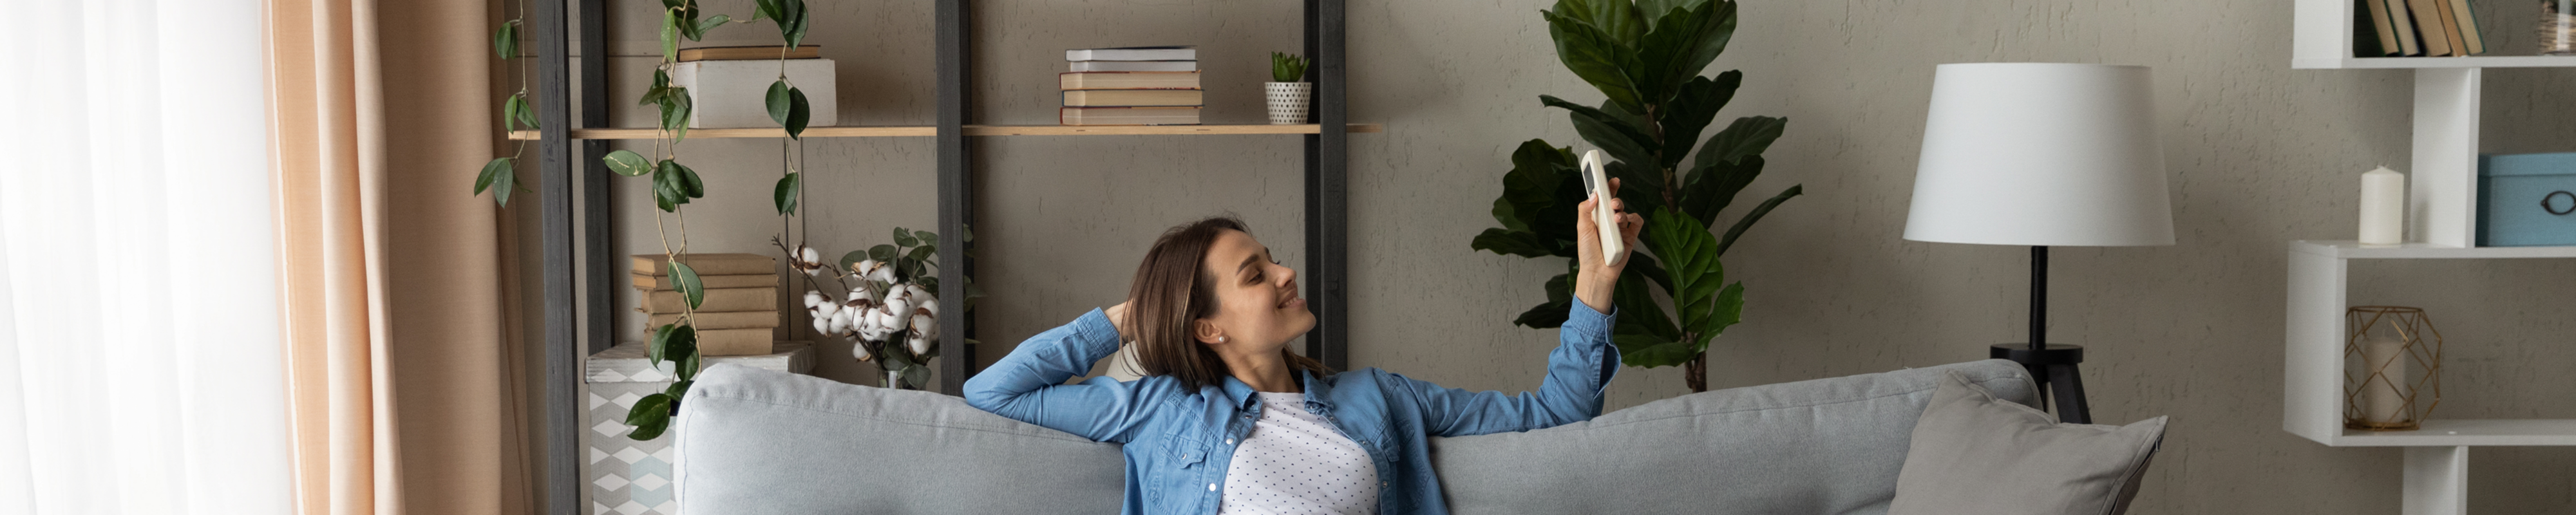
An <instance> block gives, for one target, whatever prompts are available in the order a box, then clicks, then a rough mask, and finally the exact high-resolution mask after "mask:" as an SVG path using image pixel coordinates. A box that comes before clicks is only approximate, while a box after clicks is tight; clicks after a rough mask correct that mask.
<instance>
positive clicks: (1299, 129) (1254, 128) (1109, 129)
mask: <svg viewBox="0 0 2576 515" xmlns="http://www.w3.org/2000/svg"><path fill="white" fill-rule="evenodd" d="M1345 130H1347V131H1349V132H1355V133H1368V132H1386V126H1385V125H1379V124H1374V123H1354V124H1350V125H1349V126H1348V129H1345ZM1319 132H1323V126H1321V125H1316V124H1311V123H1309V124H1304V125H968V126H966V135H968V136H1095V135H1120V136H1125V135H1158V134H1315V133H1319Z"/></svg>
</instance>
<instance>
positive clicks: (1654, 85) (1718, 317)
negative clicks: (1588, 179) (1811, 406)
mask: <svg viewBox="0 0 2576 515" xmlns="http://www.w3.org/2000/svg"><path fill="white" fill-rule="evenodd" d="M1539 15H1540V17H1541V18H1542V19H1543V20H1545V21H1546V22H1547V25H1548V36H1549V37H1550V38H1552V39H1554V40H1555V42H1556V53H1557V58H1558V60H1559V61H1561V62H1563V63H1564V64H1565V67H1566V69H1568V70H1572V71H1573V72H1574V74H1575V76H1577V77H1580V78H1582V79H1583V81H1584V82H1586V83H1589V84H1591V85H1592V86H1593V87H1594V88H1595V89H1599V90H1600V91H1601V94H1602V96H1603V97H1604V99H1605V100H1604V101H1603V102H1602V103H1601V105H1598V106H1590V105H1583V104H1579V103H1575V102H1571V101H1567V100H1565V99H1562V98H1558V97H1556V96H1553V95H1540V96H1539V102H1540V104H1541V105H1544V106H1548V107H1555V108H1561V109H1564V110H1566V112H1567V118H1568V119H1569V120H1570V121H1572V122H1573V123H1574V131H1575V134H1577V135H1580V136H1581V137H1582V138H1583V140H1584V141H1586V142H1590V143H1591V144H1592V145H1593V146H1596V147H1599V148H1600V149H1601V150H1602V152H1603V153H1605V154H1608V155H1609V157H1610V158H1611V161H1609V162H1608V163H1606V164H1605V165H1604V168H1605V169H1607V171H1608V172H1609V173H1610V176H1611V177H1614V178H1618V179H1620V181H1621V186H1620V189H1619V198H1620V199H1621V200H1623V201H1625V202H1626V204H1627V209H1628V210H1629V211H1631V212H1636V213H1641V214H1644V215H1645V216H1646V218H1647V221H1646V229H1645V233H1644V234H1641V235H1640V236H1639V239H1641V240H1643V243H1644V244H1645V247H1646V248H1645V249H1644V250H1645V251H1646V252H1644V253H1636V254H1631V255H1630V257H1629V264H1628V266H1627V268H1626V271H1625V272H1623V273H1622V274H1621V276H1620V277H1619V287H1618V290H1617V293H1616V294H1614V295H1612V303H1613V304H1614V305H1616V306H1617V307H1618V309H1619V311H1620V317H1619V322H1618V327H1616V328H1615V330H1614V332H1613V335H1612V337H1611V341H1612V343H1613V344H1615V345H1617V346H1618V347H1619V352H1620V354H1621V361H1623V362H1625V363H1626V364H1627V365H1629V366H1636V367H1663V366H1684V367H1686V368H1687V372H1686V374H1685V376H1684V377H1685V381H1686V382H1687V383H1688V385H1689V386H1690V388H1691V391H1694V392H1698V391H1707V389H1708V385H1707V359H1708V344H1709V341H1710V340H1711V339H1714V338H1716V337H1717V335H1718V334H1720V333H1723V332H1725V331H1726V328H1727V327H1728V326H1732V325H1734V324H1735V323H1736V322H1737V321H1739V320H1741V319H1742V315H1743V311H1744V286H1743V284H1742V283H1740V282H1734V283H1730V282H1727V281H1726V269H1725V266H1723V265H1721V264H1720V263H1719V260H1718V257H1719V256H1721V255H1724V254H1725V253H1726V250H1727V249H1728V248H1729V247H1732V246H1734V245H1735V242H1736V240H1737V239H1738V238H1740V237H1742V236H1743V235H1744V233H1745V231H1746V230H1748V229H1750V228H1752V226H1753V224H1754V222H1757V221H1760V220H1761V219H1762V217H1763V216H1765V215H1768V214H1770V213H1771V210H1772V209H1773V208H1776V207H1778V206H1779V205H1780V203H1782V202H1786V201H1788V200H1789V198H1790V197H1796V196H1798V195H1799V194H1801V193H1802V187H1801V186H1790V187H1789V188H1788V189H1786V190H1783V191H1781V192H1780V193H1779V194H1777V195H1773V196H1772V197H1771V198H1770V199H1769V200H1765V201H1763V202H1762V203H1761V204H1760V205H1757V206H1754V207H1753V208H1752V209H1750V210H1748V211H1746V212H1745V213H1744V214H1743V215H1742V216H1741V217H1739V218H1737V219H1736V220H1735V221H1734V222H1733V223H1732V224H1728V225H1727V230H1726V232H1725V233H1724V235H1722V236H1718V235H1713V233H1712V230H1713V229H1712V228H1714V227H1717V226H1718V225H1719V224H1718V222H1719V220H1717V216H1718V214H1719V212H1720V211H1723V210H1725V209H1726V208H1727V207H1728V206H1729V205H1732V204H1733V203H1734V201H1735V197H1736V194H1737V193H1739V192H1742V191H1743V190H1744V188H1745V186H1747V185H1749V184H1751V183H1752V182H1753V179H1754V178H1756V177H1759V176H1760V175H1761V174H1762V167H1763V160H1762V152H1763V151H1764V150H1765V149H1768V148H1770V146H1771V143H1772V142H1773V141H1775V140H1778V139H1779V138H1780V135H1781V133H1782V132H1783V131H1784V130H1785V129H1786V128H1787V126H1788V120H1787V119H1783V118H1773V117H1767V116H1748V117H1742V118H1737V119H1735V120H1734V121H1733V122H1731V123H1729V124H1728V125H1727V126H1726V128H1724V129H1720V130H1718V131H1717V133H1716V134H1713V135H1709V136H1708V138H1707V139H1706V140H1702V139H1701V137H1700V136H1701V134H1702V133H1703V132H1705V131H1706V130H1707V129H1708V127H1709V125H1710V124H1711V123H1712V122H1714V121H1715V120H1716V118H1717V112H1718V110H1720V109H1723V108H1725V107H1726V104H1727V103H1728V102H1729V101H1731V100H1733V99H1734V97H1735V91H1736V88H1737V87H1738V86H1741V85H1742V84H1743V83H1744V73H1743V72H1739V71H1727V72H1725V73H1720V74H1717V75H1716V76H1714V77H1710V76H1702V75H1700V71H1701V70H1703V69H1705V68H1707V67H1708V65H1709V63H1711V62H1713V61H1715V60H1716V59H1717V56H1718V55H1719V54H1721V53H1723V52H1725V51H1726V45H1727V42H1728V41H1729V40H1730V39H1732V38H1733V37H1734V34H1735V24H1736V4H1735V2H1733V1H1731V0H1560V1H1558V2H1557V3H1556V5H1555V6H1554V7H1553V8H1551V9H1549V10H1545V11H1540V13H1539ZM1693 148H1697V149H1698V151H1697V152H1696V153H1694V152H1692V149H1693ZM1511 161H1512V169H1511V171H1509V172H1506V173H1504V174H1503V194H1502V196H1501V197H1500V198H1496V199H1494V208H1493V215H1494V220H1495V221H1496V222H1498V223H1500V224H1501V225H1502V227H1498V228H1491V229H1486V230H1485V231H1484V233H1482V234H1478V235H1476V237H1475V239H1474V240H1473V241H1472V242H1471V244H1470V246H1471V247H1473V248H1475V249H1476V250H1486V251H1492V252H1494V253H1496V254H1505V255H1514V256H1522V257H1529V258H1551V257H1556V258H1569V259H1567V262H1566V266H1567V270H1566V273H1564V274H1558V275H1556V276H1554V277H1551V278H1549V279H1548V280H1547V282H1546V283H1545V288H1546V292H1547V302H1544V303H1540V304H1539V305H1538V306H1536V307H1532V308H1530V309H1529V310H1528V311H1525V312H1523V313H1521V314H1520V315H1519V316H1518V317H1515V318H1514V319H1513V320H1512V323H1514V324H1518V325H1522V326H1527V327H1532V328H1552V327H1558V326H1562V325H1564V324H1565V317H1566V313H1567V312H1568V311H1569V310H1570V309H1571V308H1572V307H1573V303H1574V302H1575V300H1574V298H1573V294H1572V290H1571V288H1570V286H1571V285H1570V284H1569V283H1568V281H1569V280H1570V278H1571V277H1573V267H1574V266H1575V264H1574V262H1573V260H1572V259H1570V258H1573V257H1574V256H1575V249H1574V242H1575V234H1574V220H1575V215H1576V213H1575V212H1574V210H1575V206H1576V205H1577V204H1580V203H1582V202H1583V200H1584V196H1585V194H1584V192H1583V185H1582V184H1581V182H1580V181H1579V179H1578V174H1577V173H1575V169H1574V167H1575V158H1574V149H1573V148H1572V147H1559V146H1555V145H1551V144H1549V143H1548V142H1547V141H1546V140H1543V139H1533V140H1529V141H1527V142H1523V143H1522V144H1521V145H1520V147H1519V148H1517V149H1515V150H1514V151H1513V152H1512V155H1511ZM1648 285H1652V287H1653V288H1654V289H1655V290H1660V291H1662V292H1664V294H1665V295H1663V297H1665V298H1669V299H1672V301H1671V304H1670V305H1671V306H1672V307H1671V309H1669V310H1668V309H1666V308H1665V305H1666V304H1665V303H1663V302H1661V301H1658V300H1657V296H1656V295H1654V294H1653V292H1652V291H1649V290H1648Z"/></svg>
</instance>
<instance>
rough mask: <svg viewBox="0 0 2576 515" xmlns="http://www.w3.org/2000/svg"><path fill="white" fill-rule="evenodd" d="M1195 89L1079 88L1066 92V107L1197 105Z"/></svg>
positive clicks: (1197, 98) (1200, 101) (1198, 98)
mask: <svg viewBox="0 0 2576 515" xmlns="http://www.w3.org/2000/svg"><path fill="white" fill-rule="evenodd" d="M1199 93H1200V91H1199V90H1195V89H1077V90H1072V91H1066V92H1064V106H1065V107H1146V106H1155V107H1159V106H1197V105H1201V104H1202V103H1203V101H1202V100H1201V97H1200V94H1199Z"/></svg>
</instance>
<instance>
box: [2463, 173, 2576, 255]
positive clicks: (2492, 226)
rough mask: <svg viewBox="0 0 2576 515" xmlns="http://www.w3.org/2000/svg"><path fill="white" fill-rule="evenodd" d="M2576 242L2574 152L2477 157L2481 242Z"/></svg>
mask: <svg viewBox="0 0 2576 515" xmlns="http://www.w3.org/2000/svg"><path fill="white" fill-rule="evenodd" d="M2543 245H2576V152H2565V153H2556V154H2494V155H2483V156H2478V246H2481V247H2528V246H2543Z"/></svg>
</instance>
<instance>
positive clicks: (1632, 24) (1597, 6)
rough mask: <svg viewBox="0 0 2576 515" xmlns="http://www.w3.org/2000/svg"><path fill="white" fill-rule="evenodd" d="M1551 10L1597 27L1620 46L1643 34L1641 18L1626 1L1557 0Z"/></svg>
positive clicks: (1643, 22)
mask: <svg viewBox="0 0 2576 515" xmlns="http://www.w3.org/2000/svg"><path fill="white" fill-rule="evenodd" d="M1554 10H1555V12H1556V13H1557V14H1560V15H1565V16H1569V17H1573V18H1574V19H1577V20H1582V21H1583V23H1586V24H1590V25H1592V26H1594V27H1598V28H1600V29H1601V31H1602V32H1603V33H1605V34H1608V35H1610V36H1611V38H1612V40H1614V41H1617V42H1619V44H1622V45H1634V44H1636V42H1637V37H1638V36H1640V35H1643V34H1645V33H1646V25H1645V24H1646V20H1645V18H1644V17H1643V16H1640V15H1639V13H1638V12H1637V8H1636V5H1634V4H1631V3H1629V0H1558V1H1557V2H1556V6H1555V8H1554Z"/></svg>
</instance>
